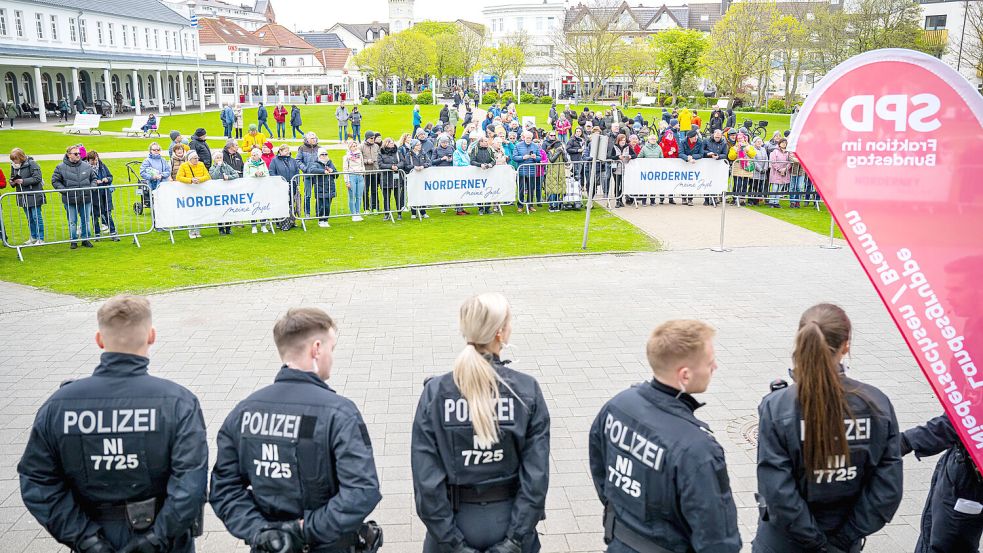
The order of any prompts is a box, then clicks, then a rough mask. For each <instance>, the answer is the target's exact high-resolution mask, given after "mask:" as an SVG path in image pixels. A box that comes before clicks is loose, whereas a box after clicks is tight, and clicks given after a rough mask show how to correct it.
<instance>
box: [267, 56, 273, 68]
mask: <svg viewBox="0 0 983 553" xmlns="http://www.w3.org/2000/svg"><path fill="white" fill-rule="evenodd" d="M266 64H267V65H269V66H270V67H273V58H270V59H268V60H266Z"/></svg>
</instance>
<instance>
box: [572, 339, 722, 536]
mask: <svg viewBox="0 0 983 553" xmlns="http://www.w3.org/2000/svg"><path fill="white" fill-rule="evenodd" d="M713 336H714V330H713V329H712V328H711V327H710V326H708V325H707V324H705V323H703V322H700V321H692V320H675V321H668V322H666V323H663V324H662V325H660V326H659V327H658V328H656V329H655V330H654V331H653V332H652V335H651V337H650V338H649V340H648V344H647V345H646V348H645V349H646V354H647V356H648V361H649V365H650V366H651V367H652V372H653V375H654V378H653V379H652V380H651V381H650V382H645V383H642V384H637V385H635V386H632V387H631V388H629V389H627V390H625V391H623V392H621V393H619V394H618V395H616V396H614V398H612V399H611V400H610V401H608V402H607V403H606V404H605V405H604V407H602V408H601V412H600V413H598V415H597V418H596V419H594V424H593V425H592V426H591V430H590V470H591V476H592V477H593V479H594V487H595V488H597V495H598V496H599V497H600V499H601V502H602V503H603V504H604V542H605V543H607V544H608V548H607V551H608V553H634V552H638V553H688V552H690V551H695V552H698V553H704V552H713V553H736V552H738V551H740V550H741V536H740V534H739V533H738V530H737V507H736V506H735V505H734V496H733V494H732V493H731V490H730V479H729V478H728V476H727V464H726V461H725V460H724V451H723V449H722V448H721V447H720V445H719V444H718V443H717V441H716V440H714V438H713V434H712V433H711V431H710V427H709V426H707V424H706V423H705V422H703V421H701V420H699V419H697V418H696V417H695V416H694V411H696V409H697V408H699V407H700V406H701V405H703V404H701V403H699V402H698V401H696V399H694V398H693V396H691V395H690V393H701V392H704V391H706V389H707V385H709V384H710V378H711V377H712V376H713V373H714V371H715V370H716V369H717V362H716V360H715V358H714V349H713Z"/></svg>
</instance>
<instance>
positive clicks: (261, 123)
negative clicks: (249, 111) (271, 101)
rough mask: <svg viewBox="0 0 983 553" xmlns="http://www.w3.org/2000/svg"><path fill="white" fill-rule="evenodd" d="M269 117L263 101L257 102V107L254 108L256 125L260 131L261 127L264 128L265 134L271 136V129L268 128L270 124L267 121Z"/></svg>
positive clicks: (261, 130)
mask: <svg viewBox="0 0 983 553" xmlns="http://www.w3.org/2000/svg"><path fill="white" fill-rule="evenodd" d="M268 119H269V114H268V113H267V111H266V106H264V105H263V102H260V103H259V107H258V108H256V126H257V128H258V130H259V131H260V132H263V128H266V136H273V131H272V130H270V125H269V123H267V120H268Z"/></svg>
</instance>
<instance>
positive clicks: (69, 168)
mask: <svg viewBox="0 0 983 553" xmlns="http://www.w3.org/2000/svg"><path fill="white" fill-rule="evenodd" d="M95 183H96V172H95V171H93V170H92V166H91V165H89V164H88V162H84V161H81V160H79V161H69V160H68V156H67V155H66V156H65V158H64V161H62V162H61V163H59V164H58V166H57V167H55V171H54V172H53V173H52V174H51V186H52V187H53V188H55V189H56V190H58V191H60V192H61V202H62V203H63V204H65V205H66V206H67V205H76V206H77V205H82V204H87V203H91V202H92V191H91V190H82V191H74V190H73V189H76V188H89V187H92V186H95V185H96V184H95Z"/></svg>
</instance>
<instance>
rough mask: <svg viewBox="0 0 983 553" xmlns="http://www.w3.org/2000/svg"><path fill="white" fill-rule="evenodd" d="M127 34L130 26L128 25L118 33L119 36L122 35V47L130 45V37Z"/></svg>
mask: <svg viewBox="0 0 983 553" xmlns="http://www.w3.org/2000/svg"><path fill="white" fill-rule="evenodd" d="M129 32H130V26H129V25H123V29H122V32H120V34H121V35H123V46H129V45H130V35H129Z"/></svg>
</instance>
